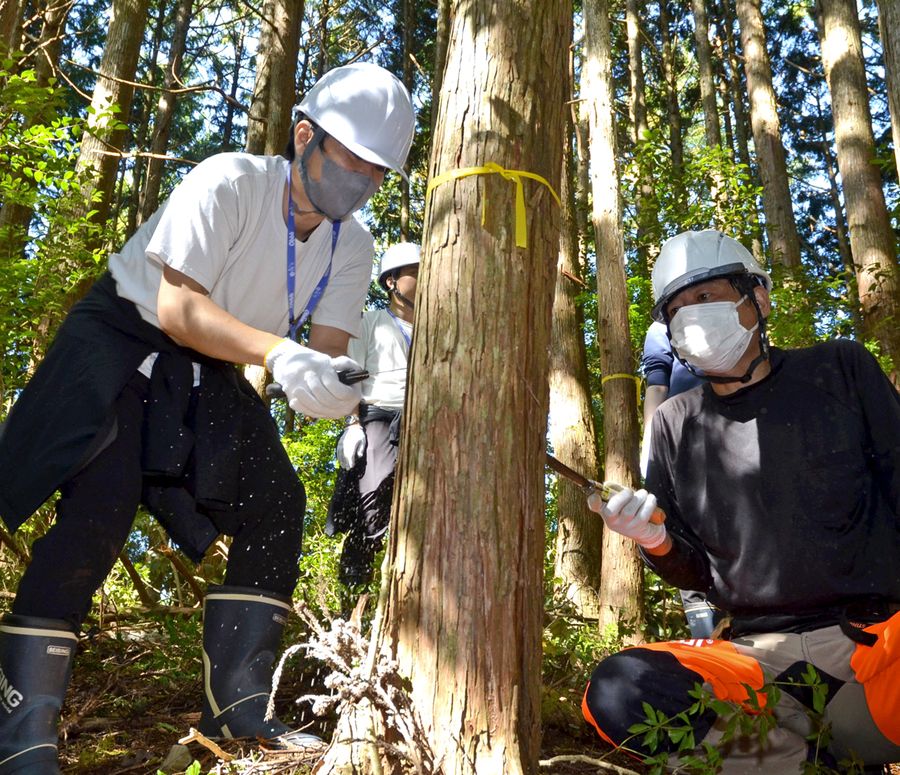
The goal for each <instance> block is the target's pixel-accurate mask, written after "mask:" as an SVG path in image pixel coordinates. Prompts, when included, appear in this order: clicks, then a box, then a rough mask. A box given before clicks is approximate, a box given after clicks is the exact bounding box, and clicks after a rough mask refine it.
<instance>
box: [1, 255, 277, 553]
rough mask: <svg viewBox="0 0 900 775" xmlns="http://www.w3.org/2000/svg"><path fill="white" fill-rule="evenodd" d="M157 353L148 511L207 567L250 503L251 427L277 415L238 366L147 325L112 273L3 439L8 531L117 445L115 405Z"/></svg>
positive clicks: (67, 325) (74, 316)
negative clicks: (220, 519)
mask: <svg viewBox="0 0 900 775" xmlns="http://www.w3.org/2000/svg"><path fill="white" fill-rule="evenodd" d="M153 352H157V353H159V355H158V357H157V360H156V363H155V364H154V368H153V371H152V376H151V379H150V383H149V387H148V395H147V403H146V408H145V414H144V433H143V449H142V468H143V472H144V480H143V501H144V503H145V505H146V506H147V507H148V509H149V510H150V511H151V513H153V515H154V516H155V517H156V518H157V519H158V520H159V521H160V522H161V523H162V524H163V526H164V527H165V528H166V530H167V532H168V533H169V535H170V536H171V537H172V539H173V540H174V541H175V542H176V543H177V544H178V545H179V546H180V547H181V548H182V549H183V550H184V551H185V553H186V554H187V555H188V556H189V557H191V558H192V559H193V560H195V561H196V560H199V559H200V558H201V557H202V556H203V554H204V552H205V551H206V549H207V548H208V547H209V545H210V544H211V543H212V541H213V540H214V539H215V537H216V535H217V534H218V532H219V531H218V530H217V529H216V527H215V526H214V525H213V523H212V521H211V520H210V519H209V515H210V514H214V513H217V512H218V513H224V514H226V515H227V513H228V512H230V511H232V510H233V509H235V508H236V504H237V503H239V501H240V492H239V489H240V476H239V475H238V474H239V468H240V458H241V455H240V452H241V444H242V441H243V437H242V432H241V429H242V416H243V415H244V413H246V412H263V413H265V414H266V415H267V416H268V410H267V409H266V407H265V404H264V403H263V402H262V400H261V399H260V398H259V396H258V395H257V394H256V392H255V391H254V390H253V388H252V387H251V386H250V384H249V383H248V382H247V380H246V379H244V377H243V376H242V375H241V374H240V373H239V372H238V370H237V369H236V368H235V367H234V366H233V365H232V364H228V363H225V362H223V361H218V360H215V359H212V358H208V357H206V356H203V355H200V354H199V353H197V352H194V351H193V350H190V349H188V348H185V347H181V346H180V345H178V344H176V343H175V342H174V341H173V340H172V339H170V338H169V337H168V336H166V334H164V333H163V332H162V331H160V330H159V329H158V328H156V327H155V326H153V325H152V324H150V323H147V322H146V321H144V320H143V319H142V318H141V317H140V315H139V314H138V311H137V309H136V308H135V306H134V304H132V303H131V302H129V301H127V300H125V299H122V298H120V297H119V296H118V294H117V293H116V286H115V281H114V280H113V278H112V276H111V275H110V274H109V273H106V274H104V275H103V277H102V278H101V279H100V280H99V281H98V282H97V283H96V284H95V285H94V287H93V288H92V289H91V290H90V292H89V293H88V294H87V295H86V296H85V298H84V299H82V300H81V301H80V302H79V303H78V304H76V305H75V306H74V307H73V308H72V311H71V312H70V314H69V316H68V317H67V318H66V320H65V321H64V322H63V324H62V326H61V327H60V330H59V333H58V334H57V336H56V338H55V339H54V341H53V343H52V345H51V346H50V349H49V350H48V352H47V357H46V358H45V359H44V361H43V362H42V363H41V364H40V366H39V367H38V369H37V370H36V372H35V375H34V377H33V378H32V380H31V382H30V383H29V384H28V386H27V387H26V388H25V390H24V391H23V392H22V394H21V396H20V397H19V399H18V401H17V402H16V404H15V406H14V407H13V409H12V411H11V412H10V415H9V418H8V420H7V422H6V423H5V424H4V426H3V428H2V430H0V516H2V518H3V521H4V522H5V523H6V525H7V526H8V528H9V529H10V530H16V529H17V528H18V527H19V526H20V525H21V524H22V523H23V522H25V521H26V520H27V519H28V517H29V516H30V515H31V514H32V513H33V512H34V511H35V510H36V509H37V508H38V507H39V506H40V505H41V504H42V503H43V502H44V501H46V500H47V499H48V498H49V497H50V496H51V495H52V494H53V492H54V491H55V490H56V489H58V488H59V486H60V485H61V484H63V483H64V482H65V481H67V480H68V479H69V478H71V477H72V476H73V475H74V474H75V473H77V472H78V471H79V470H80V469H81V468H82V467H83V466H84V464H85V463H86V462H87V461H89V460H90V459H91V458H92V457H93V456H94V455H96V454H97V453H98V452H99V451H100V449H102V445H103V444H104V443H108V441H109V440H111V438H114V433H115V416H114V414H113V412H112V409H113V404H114V402H115V400H116V398H117V397H118V395H119V394H120V393H121V391H122V389H123V388H124V386H125V384H126V383H127V382H128V381H129V380H130V379H132V378H134V376H135V372H136V370H137V368H138V366H140V364H141V363H142V362H143V361H144V359H145V358H146V357H147V356H148V355H149V354H150V353H153ZM193 362H197V363H199V364H200V367H201V377H200V385H199V387H198V388H196V389H194V388H193V366H192V363H193ZM269 421H271V418H269ZM274 432H275V428H274V424H273V433H274Z"/></svg>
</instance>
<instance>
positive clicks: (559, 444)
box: [550, 72, 603, 619]
mask: <svg viewBox="0 0 900 775" xmlns="http://www.w3.org/2000/svg"><path fill="white" fill-rule="evenodd" d="M573 79H574V73H572V72H570V83H571V82H572V80H573ZM572 126H573V121H572V119H571V118H570V119H569V120H568V121H567V128H568V129H567V132H566V142H565V144H564V145H565V148H564V163H563V172H562V177H561V183H560V186H561V191H560V194H561V198H562V201H563V228H562V233H561V235H560V241H559V262H558V264H557V275H556V294H555V296H554V299H553V332H552V338H551V344H550V443H551V444H552V446H553V453H554V455H556V457H557V458H559V459H560V460H561V461H562V462H563V463H565V464H566V465H568V466H569V467H571V468H574V469H575V470H576V471H589V472H594V471H596V470H598V468H599V465H598V462H599V461H598V459H597V449H596V444H595V441H594V438H595V437H594V415H593V411H592V407H591V394H590V389H589V386H588V368H587V352H586V349H585V343H584V312H583V310H582V308H581V305H580V304H579V302H578V294H579V292H580V291H581V290H582V289H583V288H584V287H585V284H584V282H583V281H582V280H581V267H580V263H581V262H580V258H579V250H578V246H579V234H578V220H577V218H576V208H575V191H574V185H573V182H574V176H575V160H574V148H573V146H572V131H571V130H572ZM556 511H557V530H556V552H555V555H554V558H555V559H554V576H555V577H556V578H558V579H560V585H561V588H562V592H563V594H564V595H565V597H566V599H568V600H569V601H570V602H571V603H572V604H573V605H574V606H575V610H576V611H578V613H579V614H580V615H581V616H583V617H585V618H591V619H596V618H597V616H598V607H597V603H598V596H597V593H598V591H599V586H600V564H601V560H600V547H601V541H602V538H603V531H602V524H603V523H602V522H601V520H600V519H598V518H597V515H596V514H594V513H593V512H592V511H591V510H590V509H588V507H587V502H586V501H585V498H584V492H583V491H582V489H581V488H580V487H577V486H576V485H574V484H573V483H572V482H569V481H568V480H566V479H564V478H562V477H560V478H559V480H558V484H557V497H556Z"/></svg>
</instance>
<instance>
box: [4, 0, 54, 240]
mask: <svg viewBox="0 0 900 775" xmlns="http://www.w3.org/2000/svg"><path fill="white" fill-rule="evenodd" d="M0 2H9V0H0ZM10 5H12V3H10ZM70 8H71V5H70V4H69V3H68V2H55V1H54V0H51V2H49V3H42V4H41V6H40V8H39V14H40V17H41V33H40V37H39V38H38V41H37V45H36V46H34V48H33V50H32V51H30V52H29V63H30V65H31V67H33V69H34V81H35V83H36V84H37V85H38V86H47V85H48V84H49V83H50V79H51V77H52V76H53V74H54V72H55V71H56V68H57V67H58V66H59V52H60V47H61V45H62V37H63V29H64V27H65V23H66V16H67V15H68V12H69V9H70ZM0 50H2V45H0ZM51 110H52V111H53V112H54V113H55V110H56V109H55V107H54V108H51ZM48 120H52V117H50V116H47V115H44V113H42V112H40V111H38V112H36V113H35V114H34V115H33V116H31V118H30V119H29V120H28V121H27V122H26V125H27V127H34V126H37V125H38V124H39V123H41V122H44V121H48ZM34 185H35V186H36V185H37V183H35V184H34ZM33 214H34V212H33V209H32V207H31V206H30V205H28V204H23V203H21V202H12V201H5V202H3V206H2V207H0V252H2V254H3V255H4V256H7V257H9V258H12V257H19V256H22V255H24V251H25V246H26V244H27V241H28V227H29V224H30V223H31V219H32V216H33Z"/></svg>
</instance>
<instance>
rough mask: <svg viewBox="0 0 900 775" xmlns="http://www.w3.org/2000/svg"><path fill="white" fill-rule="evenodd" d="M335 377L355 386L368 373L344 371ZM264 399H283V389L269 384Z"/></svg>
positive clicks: (271, 383)
mask: <svg viewBox="0 0 900 775" xmlns="http://www.w3.org/2000/svg"><path fill="white" fill-rule="evenodd" d="M337 375H338V379H339V380H340V381H341V382H343V383H344V384H345V385H355V384H356V383H357V382H362V381H363V380H364V379H368V378H369V372H368V371H366V370H365V369H344V370H343V371H339V372H338V373H337ZM266 398H284V389H283V388H282V387H281V385H280V384H279V383H278V382H270V383H269V384H268V385H266Z"/></svg>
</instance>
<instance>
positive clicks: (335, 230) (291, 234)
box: [287, 164, 341, 339]
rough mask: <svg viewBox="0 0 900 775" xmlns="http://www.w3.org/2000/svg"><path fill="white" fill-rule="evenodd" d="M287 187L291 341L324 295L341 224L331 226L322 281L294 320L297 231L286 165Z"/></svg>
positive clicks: (336, 222)
mask: <svg viewBox="0 0 900 775" xmlns="http://www.w3.org/2000/svg"><path fill="white" fill-rule="evenodd" d="M287 187H288V223H287V227H288V234H287V295H288V324H289V326H290V327H289V329H288V335H289V336H290V337H291V339H296V338H297V332H298V331H299V330H300V329H301V328H302V326H303V324H304V323H305V322H306V321H307V320H308V319H309V316H310V315H312V313H313V310H314V309H315V308H316V306H317V305H318V303H319V301H320V300H321V298H322V294H323V293H325V287H326V286H327V285H328V280H329V279H331V264H332V262H333V261H334V249H335V247H336V246H337V241H338V235H339V234H340V233H341V222H340V221H334V222H333V223H332V224H331V256H330V258H329V259H328V268H327V269H326V270H325V274H323V275H322V279H320V280H319V283H318V285H316V287H315V289H314V290H313V292H312V296H310V297H309V301H308V302H306V307H305V308H304V309H303V312H302V313H300V317H298V318H296V319H295V318H294V285H295V283H296V281H297V230H296V227H295V225H294V197H293V196H292V195H291V165H290V164H288V169H287Z"/></svg>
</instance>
